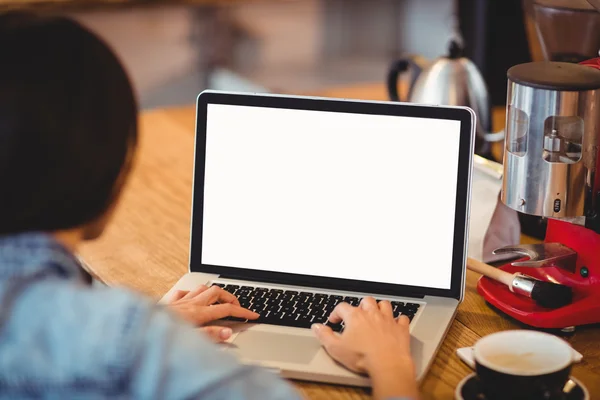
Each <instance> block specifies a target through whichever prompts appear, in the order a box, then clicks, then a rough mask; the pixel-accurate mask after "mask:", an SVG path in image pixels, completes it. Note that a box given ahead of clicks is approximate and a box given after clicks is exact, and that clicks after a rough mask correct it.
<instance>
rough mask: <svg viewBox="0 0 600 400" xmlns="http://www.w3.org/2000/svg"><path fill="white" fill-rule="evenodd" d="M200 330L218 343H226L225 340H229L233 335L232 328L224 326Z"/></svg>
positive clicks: (206, 327)
mask: <svg viewBox="0 0 600 400" xmlns="http://www.w3.org/2000/svg"><path fill="white" fill-rule="evenodd" d="M200 330H201V331H202V332H204V333H206V334H207V335H208V336H209V337H210V338H211V339H212V340H213V341H215V342H217V343H219V342H224V341H225V340H227V339H229V338H230V337H231V335H232V334H233V331H232V330H231V328H227V327H224V326H205V327H204V328H201V329H200Z"/></svg>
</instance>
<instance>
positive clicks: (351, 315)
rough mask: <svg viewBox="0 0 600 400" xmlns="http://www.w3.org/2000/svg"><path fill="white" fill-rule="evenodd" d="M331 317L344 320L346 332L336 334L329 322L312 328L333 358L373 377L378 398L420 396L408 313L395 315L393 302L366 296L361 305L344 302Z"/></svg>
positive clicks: (335, 319) (374, 390)
mask: <svg viewBox="0 0 600 400" xmlns="http://www.w3.org/2000/svg"><path fill="white" fill-rule="evenodd" d="M329 321H330V322H331V323H339V322H341V321H344V325H345V328H344V332H343V333H342V334H337V333H334V332H333V331H332V330H331V328H330V327H328V326H325V325H321V324H315V325H313V328H312V329H313V331H314V332H315V334H316V336H317V338H318V339H319V341H320V342H321V344H323V347H324V348H325V350H326V351H327V352H328V353H329V355H330V356H331V357H332V358H333V359H335V360H336V361H338V362H339V363H341V364H342V365H344V366H346V367H347V368H349V369H351V370H352V371H355V372H358V373H366V374H368V375H369V376H370V377H371V381H372V383H373V394H374V396H375V398H378V399H385V398H390V397H406V398H411V399H416V398H417V397H418V390H417V383H416V378H415V370H414V365H413V361H412V358H411V355H410V333H409V330H408V326H409V324H410V321H409V319H408V318H407V317H405V316H401V317H400V318H398V319H395V318H394V315H393V312H392V306H391V304H390V302H388V301H380V302H379V303H377V302H376V301H375V299H373V298H372V297H366V298H364V299H363V300H362V301H361V303H360V305H359V306H358V307H352V306H351V305H349V304H347V303H341V304H338V305H337V307H336V308H335V309H334V310H333V312H332V313H331V315H330V317H329Z"/></svg>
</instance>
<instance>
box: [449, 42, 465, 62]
mask: <svg viewBox="0 0 600 400" xmlns="http://www.w3.org/2000/svg"><path fill="white" fill-rule="evenodd" d="M464 50H465V49H464V48H463V46H462V44H461V43H460V42H459V41H458V40H456V39H452V40H451V41H450V45H449V46H448V58H449V59H451V60H457V59H459V58H462V57H463V55H464Z"/></svg>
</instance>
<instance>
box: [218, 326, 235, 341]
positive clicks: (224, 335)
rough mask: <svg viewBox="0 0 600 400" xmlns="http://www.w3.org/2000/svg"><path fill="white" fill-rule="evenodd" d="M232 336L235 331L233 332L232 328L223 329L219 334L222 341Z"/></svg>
mask: <svg viewBox="0 0 600 400" xmlns="http://www.w3.org/2000/svg"><path fill="white" fill-rule="evenodd" d="M232 334H233V331H232V330H231V328H223V329H221V332H219V336H220V337H221V339H229V338H230V337H231V335H232Z"/></svg>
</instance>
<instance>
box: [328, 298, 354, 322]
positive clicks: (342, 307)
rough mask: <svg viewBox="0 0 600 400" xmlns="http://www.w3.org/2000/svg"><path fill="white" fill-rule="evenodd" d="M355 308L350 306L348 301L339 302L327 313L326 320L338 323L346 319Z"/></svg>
mask: <svg viewBox="0 0 600 400" xmlns="http://www.w3.org/2000/svg"><path fill="white" fill-rule="evenodd" d="M355 310H356V308H355V307H352V306H351V305H350V304H348V303H340V304H338V305H337V306H335V308H334V309H333V311H332V312H331V314H330V315H329V318H328V321H329V322H331V323H334V324H337V323H340V322H342V321H346V320H347V319H348V317H350V314H352V312H354V311H355Z"/></svg>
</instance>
